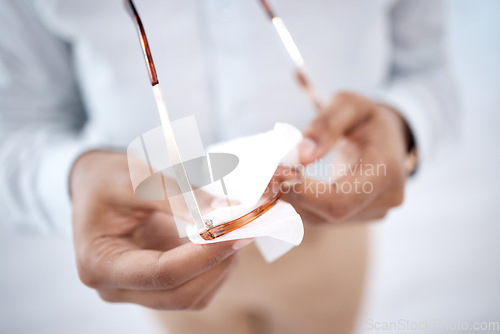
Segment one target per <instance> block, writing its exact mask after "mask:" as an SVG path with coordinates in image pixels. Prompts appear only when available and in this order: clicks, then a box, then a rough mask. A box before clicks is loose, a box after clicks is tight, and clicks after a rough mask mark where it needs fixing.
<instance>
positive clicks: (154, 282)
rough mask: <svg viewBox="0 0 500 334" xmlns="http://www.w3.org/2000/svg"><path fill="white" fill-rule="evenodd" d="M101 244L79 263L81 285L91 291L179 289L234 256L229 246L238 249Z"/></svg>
mask: <svg viewBox="0 0 500 334" xmlns="http://www.w3.org/2000/svg"><path fill="white" fill-rule="evenodd" d="M102 243H103V245H102V246H100V245H99V244H96V245H95V247H96V251H95V252H94V253H91V254H90V258H87V259H85V261H83V266H84V268H83V270H80V271H81V272H83V277H81V278H82V281H84V283H85V284H87V285H89V286H91V287H108V288H123V289H144V290H158V289H173V288H175V287H177V286H180V285H181V284H183V283H185V282H187V281H189V280H190V279H192V278H194V277H196V276H198V275H200V274H202V273H203V272H206V271H207V270H209V269H211V268H213V267H214V266H216V265H217V264H219V263H221V262H222V261H224V260H225V259H226V258H228V257H229V256H230V255H232V254H234V253H235V252H236V251H237V249H235V248H233V246H234V247H238V245H239V246H241V243H236V242H234V241H226V242H220V243H214V244H207V245H198V244H194V243H187V244H184V245H181V246H179V247H176V248H174V249H171V250H168V251H166V252H161V251H156V250H147V249H139V248H138V247H136V246H135V245H133V244H131V243H130V242H128V241H127V240H125V239H118V238H109V239H108V240H103V242H102ZM85 266H87V267H86V268H85ZM89 266H90V268H89ZM81 276H82V275H81Z"/></svg>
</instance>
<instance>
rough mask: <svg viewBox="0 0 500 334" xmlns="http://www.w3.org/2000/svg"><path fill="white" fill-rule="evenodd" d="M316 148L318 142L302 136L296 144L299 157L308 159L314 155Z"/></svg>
mask: <svg viewBox="0 0 500 334" xmlns="http://www.w3.org/2000/svg"><path fill="white" fill-rule="evenodd" d="M317 148H318V144H317V143H316V142H315V141H314V140H312V139H310V138H304V139H302V141H301V142H300V143H299V145H298V150H299V156H300V158H301V159H310V158H312V157H313V156H314V153H315V152H316V149H317Z"/></svg>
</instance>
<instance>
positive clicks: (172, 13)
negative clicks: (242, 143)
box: [0, 0, 457, 233]
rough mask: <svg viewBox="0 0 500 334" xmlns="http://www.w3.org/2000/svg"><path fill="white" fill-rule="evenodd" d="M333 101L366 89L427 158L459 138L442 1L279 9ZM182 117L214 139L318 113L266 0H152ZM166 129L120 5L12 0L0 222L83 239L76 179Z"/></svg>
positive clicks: (338, 0)
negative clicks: (75, 229)
mask: <svg viewBox="0 0 500 334" xmlns="http://www.w3.org/2000/svg"><path fill="white" fill-rule="evenodd" d="M272 4H273V6H274V9H275V11H276V12H277V13H278V14H279V15H280V16H281V17H282V18H283V19H284V21H285V22H286V24H287V25H288V26H289V29H290V31H291V34H292V35H293V36H294V38H295V40H296V42H297V44H298V46H299V48H300V50H301V51H302V54H303V56H304V58H305V61H306V64H307V66H308V68H309V71H310V74H311V78H312V82H313V84H314V86H315V88H316V89H317V91H318V92H319V94H320V96H321V98H322V99H323V100H326V99H328V97H329V96H331V95H332V94H334V93H335V92H336V91H339V90H353V91H356V92H359V93H362V94H365V95H368V96H370V97H372V98H374V99H376V100H378V101H382V102H385V103H389V104H391V105H393V106H394V107H395V108H396V109H398V110H399V111H400V112H401V113H402V115H403V116H404V117H405V118H406V120H407V122H408V123H409V124H410V127H411V129H412V131H413V132H414V134H415V137H416V140H417V146H418V149H419V151H420V157H421V163H423V164H424V165H425V164H426V163H427V161H428V159H429V157H430V156H431V155H432V154H433V152H434V151H435V147H436V146H438V144H439V143H443V142H444V141H445V140H446V138H448V137H449V136H450V135H451V134H452V133H453V128H454V125H455V124H456V122H455V121H454V120H455V119H456V118H457V117H456V112H457V105H456V96H455V95H454V88H453V84H452V82H451V80H450V78H449V74H448V70H447V66H446V57H445V44H444V31H443V26H444V22H443V19H444V16H443V3H442V2H441V1H437V0H399V1H398V0H350V1H345V0H329V1H326V0H324V1H323V0H308V1H298V0H293V1H292V0H274V1H272ZM137 7H138V10H139V12H140V14H141V17H142V19H143V23H144V25H145V28H146V31H147V33H148V37H149V41H150V45H151V48H152V51H153V56H154V58H155V62H156V64H157V70H158V74H159V79H160V82H161V83H162V86H163V90H164V93H165V95H166V99H167V106H168V107H169V110H170V113H171V114H172V118H173V119H176V118H180V117H183V116H188V115H193V114H194V115H195V116H196V119H197V121H198V124H199V127H200V129H201V134H202V138H203V140H204V143H205V144H209V143H211V142H214V141H216V140H221V139H226V138H232V137H235V136H240V135H245V134H251V133H256V132H259V131H264V130H268V129H270V128H271V127H272V126H273V124H274V123H275V122H277V121H281V122H288V123H291V124H293V125H295V126H297V127H299V128H303V127H304V126H305V125H306V124H307V123H308V122H309V121H310V120H311V119H312V118H313V117H314V113H315V112H314V109H313V107H312V105H311V104H310V101H309V100H308V99H307V97H306V96H305V95H304V94H303V92H302V91H301V90H300V88H299V87H298V85H297V83H296V82H295V80H294V77H293V72H292V65H291V61H290V60H289V59H288V57H287V55H286V53H285V51H284V48H283V46H282V45H281V44H280V42H279V39H278V37H277V35H276V33H275V32H274V30H273V27H272V25H271V23H270V22H269V19H268V18H267V16H266V15H265V14H264V12H263V10H262V8H260V5H259V3H258V1H257V0H204V1H194V0H184V1H174V0H162V1H160V0H145V1H137ZM157 125H159V118H158V114H157V111H156V109H155V104H154V99H153V95H152V92H151V88H150V85H149V84H148V77H147V72H146V68H145V64H144V60H143V58H142V54H141V50H140V45H139V41H138V38H137V34H136V31H135V27H134V25H133V23H132V21H131V19H130V18H129V17H128V15H127V13H126V11H125V10H124V8H123V7H122V4H121V1H100V0H85V1H83V0H50V1H49V0H32V1H28V0H0V217H1V220H2V221H3V222H6V223H9V224H13V225H14V226H16V227H18V228H21V229H35V230H37V231H39V232H53V231H58V232H63V233H69V232H70V231H71V216H70V212H71V208H70V200H69V196H68V176H69V171H70V169H71V166H72V163H73V162H74V160H75V158H76V157H77V156H78V155H79V154H81V153H82V152H84V151H85V150H88V149H89V148H93V147H107V148H118V149H124V148H125V147H126V146H127V145H128V144H129V142H130V141H131V140H132V139H133V138H134V137H136V136H138V135H140V134H142V133H143V132H145V131H147V130H149V129H151V128H153V127H155V126H157Z"/></svg>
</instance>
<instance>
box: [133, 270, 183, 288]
mask: <svg viewBox="0 0 500 334" xmlns="http://www.w3.org/2000/svg"><path fill="white" fill-rule="evenodd" d="M142 285H143V286H148V285H152V286H153V288H154V289H172V288H174V287H176V286H177V285H178V283H177V279H176V278H175V277H174V276H172V275H171V274H169V273H165V272H160V271H155V272H154V273H153V275H152V277H151V279H150V282H143V284H142Z"/></svg>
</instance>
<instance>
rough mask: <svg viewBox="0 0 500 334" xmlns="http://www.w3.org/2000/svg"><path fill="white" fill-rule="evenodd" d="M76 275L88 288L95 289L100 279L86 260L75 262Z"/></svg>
mask: <svg viewBox="0 0 500 334" xmlns="http://www.w3.org/2000/svg"><path fill="white" fill-rule="evenodd" d="M77 268H78V277H79V278H80V281H81V282H82V283H83V284H85V285H86V286H88V287H89V288H93V289H96V288H98V287H99V286H100V283H101V282H100V279H99V278H98V277H97V275H96V274H95V270H94V269H93V267H92V266H90V265H89V264H88V263H86V262H80V263H78V264H77Z"/></svg>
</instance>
